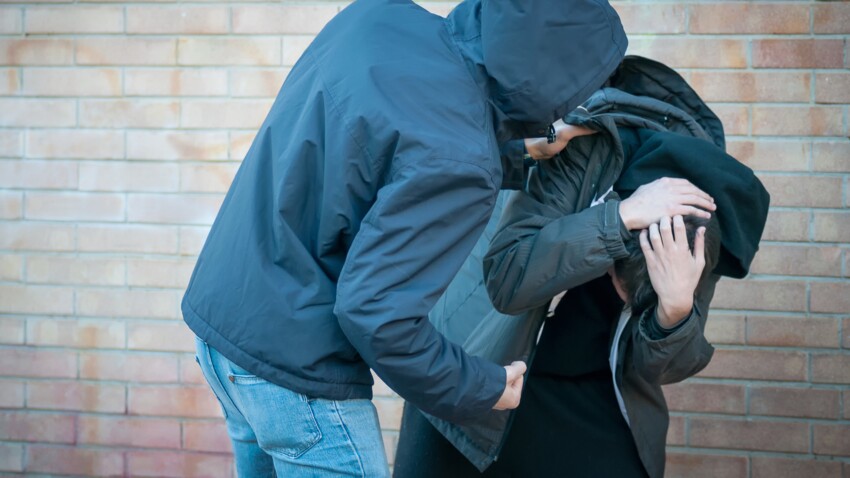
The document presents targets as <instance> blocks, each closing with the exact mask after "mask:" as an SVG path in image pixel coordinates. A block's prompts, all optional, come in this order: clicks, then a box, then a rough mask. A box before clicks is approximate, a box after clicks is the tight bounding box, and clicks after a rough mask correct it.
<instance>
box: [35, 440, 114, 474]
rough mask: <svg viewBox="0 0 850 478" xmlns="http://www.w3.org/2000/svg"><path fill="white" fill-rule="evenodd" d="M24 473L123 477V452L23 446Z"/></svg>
mask: <svg viewBox="0 0 850 478" xmlns="http://www.w3.org/2000/svg"><path fill="white" fill-rule="evenodd" d="M27 471H28V472H41V473H61V474H73V475H85V476H117V475H123V473H124V453H123V452H121V451H113V450H93V449H83V448H76V447H73V448H72V447H54V446H40V445H33V446H29V447H27Z"/></svg>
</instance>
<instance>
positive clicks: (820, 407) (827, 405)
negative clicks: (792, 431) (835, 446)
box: [749, 387, 840, 419]
mask: <svg viewBox="0 0 850 478" xmlns="http://www.w3.org/2000/svg"><path fill="white" fill-rule="evenodd" d="M839 406H840V404H839V392H838V391H837V390H819V389H812V388H791V387H751V388H750V410H749V412H750V414H751V415H771V416H776V417H801V418H832V419H838V418H840V414H839Z"/></svg>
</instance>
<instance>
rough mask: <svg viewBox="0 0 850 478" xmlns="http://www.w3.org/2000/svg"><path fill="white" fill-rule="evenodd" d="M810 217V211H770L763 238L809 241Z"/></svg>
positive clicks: (767, 239) (769, 239)
mask: <svg viewBox="0 0 850 478" xmlns="http://www.w3.org/2000/svg"><path fill="white" fill-rule="evenodd" d="M810 219H811V213H809V212H808V211H777V210H775V209H774V210H771V211H768V213H767V224H765V227H764V233H763V234H762V240H765V241H808V240H809V221H810Z"/></svg>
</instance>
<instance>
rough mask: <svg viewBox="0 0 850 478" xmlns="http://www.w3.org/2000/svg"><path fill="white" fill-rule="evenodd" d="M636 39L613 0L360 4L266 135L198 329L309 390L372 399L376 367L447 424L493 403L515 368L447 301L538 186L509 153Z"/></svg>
mask: <svg viewBox="0 0 850 478" xmlns="http://www.w3.org/2000/svg"><path fill="white" fill-rule="evenodd" d="M625 48H626V39H625V34H624V32H623V30H622V26H621V25H620V22H619V19H618V18H617V16H616V14H615V13H614V11H613V10H612V9H611V7H610V6H609V5H608V3H607V2H605V1H600V0H570V1H565V0H545V1H543V0H541V1H536V2H531V1H529V2H513V1H508V0H487V1H486V2H483V3H482V2H480V1H467V2H465V3H463V4H461V5H460V6H459V7H458V8H457V9H455V11H454V12H453V13H452V14H451V15H450V16H449V18H448V19H443V18H441V17H439V16H436V15H432V14H430V13H428V12H427V11H425V10H424V9H422V8H421V7H419V6H417V5H416V4H414V3H412V2H409V1H404V0H358V1H356V2H354V3H353V4H352V5H350V6H349V7H347V8H346V9H344V10H343V11H342V12H340V13H339V14H338V15H337V16H336V17H335V18H334V19H333V20H331V21H330V22H329V23H328V25H327V26H326V27H325V28H324V29H323V30H322V32H321V33H319V35H318V36H317V37H316V39H315V41H313V43H312V44H311V45H310V47H309V48H308V49H307V50H306V52H305V53H304V55H303V56H302V57H301V59H300V60H299V61H298V63H297V64H296V65H295V67H294V68H293V69H292V71H291V73H290V74H289V76H288V77H287V80H286V82H285V83H284V85H283V87H282V88H281V90H280V93H279V94H278V97H277V99H276V101H275V103H274V105H273V106H272V108H271V111H270V112H269V115H268V117H267V118H266V120H265V122H264V123H263V125H262V127H261V128H260V130H259V132H258V133H257V136H256V139H255V140H254V143H253V145H252V146H251V149H250V150H249V152H248V154H247V156H246V157H245V159H244V161H243V163H242V166H241V167H240V169H239V172H238V173H237V175H236V177H235V179H234V181H233V184H232V186H231V188H230V190H229V192H228V194H227V196H226V198H225V200H224V203H223V205H222V207H221V210H220V211H219V214H218V216H217V217H216V220H215V222H214V224H213V226H212V229H211V231H210V234H209V237H208V239H207V242H206V244H205V245H204V248H203V250H202V252H201V254H200V257H199V259H198V263H197V266H196V267H195V271H194V274H193V275H192V279H191V281H190V284H189V288H188V290H187V291H186V294H185V297H184V299H183V305H182V308H183V315H184V318H185V320H186V322H187V323H188V324H189V327H190V328H191V329H192V330H193V331H194V332H195V333H196V334H197V335H198V336H199V337H200V338H201V339H203V340H205V341H206V342H207V343H209V344H210V345H211V346H212V347H214V348H215V349H217V350H218V351H220V352H221V353H222V354H223V355H225V356H226V357H227V358H229V359H230V360H232V361H233V362H235V363H236V364H238V365H239V366H241V367H243V368H245V369H247V370H249V371H251V372H252V373H255V374H256V375H258V376H260V377H262V378H265V379H266V380H268V381H270V382H273V383H276V384H279V385H281V386H284V387H287V388H290V389H292V390H295V391H298V392H300V393H304V394H306V395H308V396H312V397H320V398H328V399H351V398H370V397H371V387H372V376H371V374H370V372H369V368H370V367H371V368H372V369H374V370H375V372H376V373H377V374H378V375H379V376H380V377H381V378H382V379H383V380H384V381H385V382H386V383H387V384H388V385H389V386H390V387H392V388H393V389H394V390H396V391H397V392H398V393H399V394H401V395H402V396H403V397H404V398H406V399H407V400H409V401H411V402H412V403H414V404H415V405H417V406H418V407H420V408H421V409H423V410H426V411H428V412H429V413H432V414H434V415H436V416H439V417H442V418H446V419H448V420H456V421H462V420H464V419H466V418H470V417H473V416H477V415H479V414H481V413H483V412H485V411H486V410H489V409H491V408H492V406H493V405H494V404H495V403H496V401H497V400H498V399H499V397H500V395H501V394H502V392H503V390H504V386H505V371H504V369H503V368H502V366H501V365H502V364H495V363H492V362H490V361H487V360H484V359H481V358H477V357H472V356H469V355H467V354H466V353H465V352H464V351H463V350H462V349H461V347H459V346H458V345H456V344H454V343H452V342H450V341H449V340H447V339H446V338H444V337H443V336H442V335H441V334H440V333H438V332H437V331H436V330H435V329H434V327H433V326H432V325H431V324H430V323H429V322H428V319H427V315H428V311H429V310H430V309H431V307H432V306H433V305H434V303H435V302H436V300H437V299H438V298H439V296H440V294H441V293H442V292H443V290H444V289H445V288H446V286H447V285H448V283H449V281H450V280H451V279H452V277H453V276H454V274H455V273H456V272H457V270H458V269H459V268H460V266H461V264H462V263H463V261H464V259H466V257H467V255H468V254H469V252H470V250H471V249H472V247H473V245H474V244H475V242H476V241H477V239H478V237H479V235H480V234H481V232H482V230H483V228H484V225H485V224H486V222H487V221H488V219H489V217H490V214H491V212H492V209H493V206H494V203H495V200H496V194H497V191H498V190H499V188H500V187H519V186H521V185H522V181H523V164H522V158H521V157H520V156H519V155H509V156H510V157H505V158H500V154H499V148H498V145H499V144H500V143H501V142H503V141H504V140H507V139H510V138H512V137H520V136H521V135H528V134H534V135H540V134H541V133H544V132H545V129H544V127H545V125H548V124H549V123H550V122H552V121H554V120H555V119H556V118H558V117H560V116H562V115H563V114H564V113H566V112H567V111H571V110H572V109H573V108H574V107H575V106H577V105H578V104H580V103H581V102H582V101H584V100H585V99H586V98H587V97H588V96H589V95H590V94H591V93H592V92H593V91H594V90H596V89H597V88H598V87H599V86H600V85H601V84H602V83H603V81H604V80H605V79H606V78H607V77H608V75H609V74H610V73H611V72H612V71H613V70H614V69H615V67H616V66H617V64H618V63H619V62H620V60H621V59H622V56H623V53H624V51H625ZM565 84H566V85H570V86H569V87H567V88H564V85H565ZM532 120H536V121H537V123H535V122H534V121H532ZM541 125H543V127H541Z"/></svg>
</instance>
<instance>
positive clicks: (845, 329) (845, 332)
mask: <svg viewBox="0 0 850 478" xmlns="http://www.w3.org/2000/svg"><path fill="white" fill-rule="evenodd" d="M841 334H842V339H841V346H842V347H844V348H845V349H850V318H846V319H844V323H843V325H842V326H841ZM848 412H850V410H848Z"/></svg>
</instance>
